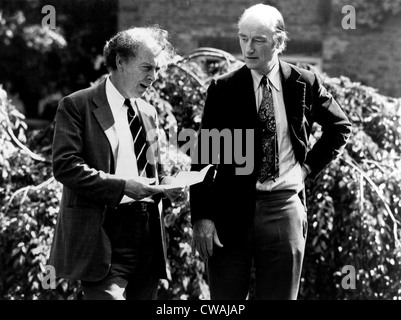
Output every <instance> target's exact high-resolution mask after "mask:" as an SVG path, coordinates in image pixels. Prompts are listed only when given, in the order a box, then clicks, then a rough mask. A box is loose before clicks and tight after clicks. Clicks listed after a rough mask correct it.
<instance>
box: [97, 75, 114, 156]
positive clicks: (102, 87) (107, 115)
mask: <svg viewBox="0 0 401 320" xmlns="http://www.w3.org/2000/svg"><path fill="white" fill-rule="evenodd" d="M93 102H94V103H95V105H96V106H97V108H96V109H95V110H93V114H94V116H95V118H96V120H97V121H98V122H99V125H100V127H101V128H102V130H103V131H104V133H105V135H106V137H107V140H108V141H109V143H110V148H111V151H112V154H113V156H114V163H116V160H117V153H118V137H117V132H116V129H115V126H114V117H113V113H112V112H111V109H110V105H109V103H108V102H107V96H106V80H104V81H102V82H101V83H99V84H98V85H97V86H96V87H95V88H94V93H93Z"/></svg>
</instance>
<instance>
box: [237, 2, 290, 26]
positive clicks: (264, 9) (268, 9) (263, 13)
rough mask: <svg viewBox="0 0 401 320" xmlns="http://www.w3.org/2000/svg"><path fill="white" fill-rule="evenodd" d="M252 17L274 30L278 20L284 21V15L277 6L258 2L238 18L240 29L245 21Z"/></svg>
mask: <svg viewBox="0 0 401 320" xmlns="http://www.w3.org/2000/svg"><path fill="white" fill-rule="evenodd" d="M250 18H252V19H254V20H258V21H260V22H261V25H264V26H266V27H269V28H272V29H273V30H275V28H276V25H277V22H278V21H282V22H284V19H283V16H282V15H281V13H280V11H278V10H277V9H276V8H275V7H272V6H269V5H265V4H256V5H254V6H252V7H249V8H248V9H246V10H245V11H244V12H243V13H242V15H241V16H240V18H239V20H238V29H239V28H240V26H241V24H242V23H243V22H245V21H247V20H249V19H250Z"/></svg>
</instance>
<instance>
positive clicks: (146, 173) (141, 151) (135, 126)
mask: <svg viewBox="0 0 401 320" xmlns="http://www.w3.org/2000/svg"><path fill="white" fill-rule="evenodd" d="M124 104H125V105H126V106H127V107H128V109H127V118H128V125H129V128H130V130H131V134H132V138H133V140H134V150H135V155H136V161H137V166H138V173H139V176H142V177H148V178H154V172H153V170H152V166H151V165H150V164H149V162H148V161H147V159H146V150H147V143H146V134H145V132H144V130H143V127H142V124H141V120H140V119H139V115H138V114H137V113H136V112H135V110H134V108H133V107H132V105H131V101H130V100H129V99H125V101H124Z"/></svg>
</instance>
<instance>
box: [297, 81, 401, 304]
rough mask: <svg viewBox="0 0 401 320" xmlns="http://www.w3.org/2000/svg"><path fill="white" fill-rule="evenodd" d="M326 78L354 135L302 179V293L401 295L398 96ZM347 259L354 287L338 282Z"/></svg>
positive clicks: (350, 296) (309, 295) (319, 295)
mask: <svg viewBox="0 0 401 320" xmlns="http://www.w3.org/2000/svg"><path fill="white" fill-rule="evenodd" d="M325 82H326V86H327V87H328V89H329V91H331V93H332V94H333V95H334V97H335V98H336V100H337V101H338V102H339V103H340V104H341V105H342V106H343V107H344V109H345V111H346V113H347V115H348V116H349V118H350V119H351V120H352V122H353V134H352V136H351V138H350V141H349V143H348V145H347V147H346V151H345V153H344V155H343V156H342V158H341V159H340V160H339V161H337V162H334V163H332V164H331V165H330V166H329V167H328V168H327V169H326V170H325V171H324V172H323V174H321V175H320V176H319V177H318V178H317V180H315V181H307V194H308V202H307V203H308V210H309V212H308V217H309V235H308V242H307V248H306V257H305V263H304V270H303V279H302V287H301V295H300V296H301V298H302V299H401V274H400V272H399V270H400V267H401V251H400V249H401V246H400V244H401V243H400V241H399V239H400V238H401V232H400V221H401V215H400V210H401V199H400V195H401V188H400V185H401V150H400V143H401V132H400V130H399V128H400V125H401V113H400V110H401V109H400V101H397V100H395V99H390V98H387V97H384V96H381V95H379V94H377V92H376V91H375V90H374V89H372V88H369V87H365V86H362V85H360V84H359V83H353V82H351V81H350V80H349V79H347V78H340V79H329V78H327V79H326V81H325ZM318 134H319V131H318V130H317V131H316V133H315V135H316V136H318ZM346 265H350V266H353V267H354V268H355V270H356V278H355V285H356V288H355V289H348V290H346V289H344V288H343V287H342V281H343V278H344V276H345V275H346V274H345V273H342V269H343V267H344V266H346Z"/></svg>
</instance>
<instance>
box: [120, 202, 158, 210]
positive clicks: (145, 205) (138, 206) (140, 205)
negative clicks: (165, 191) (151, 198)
mask: <svg viewBox="0 0 401 320" xmlns="http://www.w3.org/2000/svg"><path fill="white" fill-rule="evenodd" d="M155 208H156V204H155V203H153V202H148V201H132V202H127V203H122V204H119V205H118V206H117V207H115V208H114V209H115V210H124V211H125V210H129V211H152V210H154V209H155Z"/></svg>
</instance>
